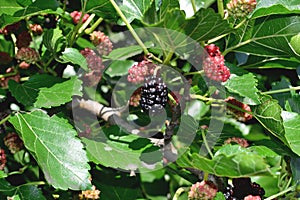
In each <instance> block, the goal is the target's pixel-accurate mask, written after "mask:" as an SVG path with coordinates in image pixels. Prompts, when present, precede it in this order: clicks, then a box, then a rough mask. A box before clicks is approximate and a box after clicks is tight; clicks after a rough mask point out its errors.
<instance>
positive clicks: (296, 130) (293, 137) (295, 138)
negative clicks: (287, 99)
mask: <svg viewBox="0 0 300 200" xmlns="http://www.w3.org/2000/svg"><path fill="white" fill-rule="evenodd" d="M282 118H283V126H284V129H285V138H286V140H287V142H288V144H289V146H290V148H291V149H292V151H293V152H295V153H296V154H297V155H298V156H300V115H299V114H297V113H292V112H286V111H284V112H282Z"/></svg>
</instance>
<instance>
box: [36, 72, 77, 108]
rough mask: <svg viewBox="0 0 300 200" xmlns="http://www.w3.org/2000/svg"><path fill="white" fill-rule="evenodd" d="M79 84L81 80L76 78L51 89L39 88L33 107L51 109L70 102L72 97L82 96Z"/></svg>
mask: <svg viewBox="0 0 300 200" xmlns="http://www.w3.org/2000/svg"><path fill="white" fill-rule="evenodd" d="M81 84H82V81H81V80H79V79H78V78H77V77H72V78H71V79H69V80H67V81H64V82H62V83H57V84H55V85H53V86H51V87H43V88H40V91H39V93H38V96H37V100H36V102H35V103H34V106H35V107H37V108H51V107H55V106H60V105H62V104H65V103H67V102H69V101H71V100H72V96H73V95H79V96H81V95H82V92H81V89H82V86H81Z"/></svg>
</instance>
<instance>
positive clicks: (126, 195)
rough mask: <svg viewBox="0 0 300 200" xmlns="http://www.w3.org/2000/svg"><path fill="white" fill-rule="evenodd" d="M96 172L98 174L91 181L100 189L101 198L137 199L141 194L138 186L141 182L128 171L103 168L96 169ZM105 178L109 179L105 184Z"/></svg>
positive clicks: (103, 199) (105, 199)
mask: <svg viewBox="0 0 300 200" xmlns="http://www.w3.org/2000/svg"><path fill="white" fill-rule="evenodd" d="M97 174H98V176H97V177H94V178H93V182H95V185H97V187H98V188H99V189H101V194H100V198H101V200H132V199H137V200H138V199H140V198H139V197H141V196H142V194H141V189H140V187H139V186H140V184H141V182H140V181H139V179H137V178H136V176H130V174H129V173H128V172H120V171H116V170H105V171H104V170H103V171H98V172H97ZM98 177H99V178H98ZM96 178H98V179H96ZM95 179H96V180H95ZM107 180H109V184H107Z"/></svg>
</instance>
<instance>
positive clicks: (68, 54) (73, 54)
mask: <svg viewBox="0 0 300 200" xmlns="http://www.w3.org/2000/svg"><path fill="white" fill-rule="evenodd" d="M60 59H62V60H63V61H64V62H65V63H67V62H71V63H72V64H75V65H79V66H80V67H81V68H82V69H84V70H85V71H88V66H87V61H86V59H85V57H84V56H83V55H82V54H81V53H80V52H79V51H78V50H77V49H75V48H66V49H65V50H64V51H63V52H62V55H61V56H60Z"/></svg>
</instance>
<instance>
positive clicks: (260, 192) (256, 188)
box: [251, 182, 265, 198]
mask: <svg viewBox="0 0 300 200" xmlns="http://www.w3.org/2000/svg"><path fill="white" fill-rule="evenodd" d="M251 187H252V190H251V194H252V195H253V196H260V197H261V198H262V197H263V196H264V195H265V190H264V189H263V188H262V187H260V185H259V184H257V183H255V182H253V183H251Z"/></svg>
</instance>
